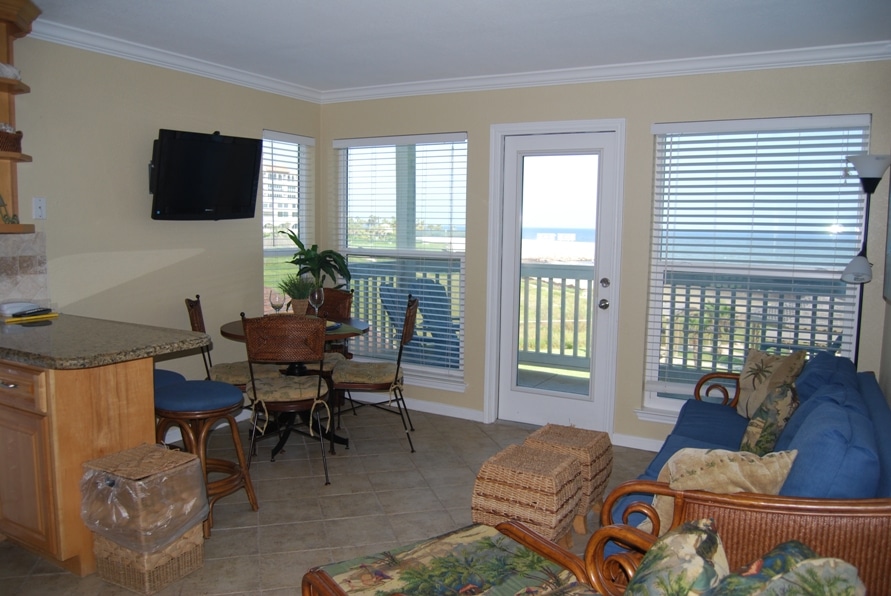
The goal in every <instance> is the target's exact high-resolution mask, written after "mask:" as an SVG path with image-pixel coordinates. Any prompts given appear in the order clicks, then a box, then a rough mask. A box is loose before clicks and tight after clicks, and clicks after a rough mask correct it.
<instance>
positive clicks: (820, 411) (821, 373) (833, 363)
mask: <svg viewBox="0 0 891 596" xmlns="http://www.w3.org/2000/svg"><path fill="white" fill-rule="evenodd" d="M732 381H738V375H735V374H724V373H716V374H713V375H707V376H706V377H703V380H701V381H700V382H699V384H697V386H696V392H695V393H696V394H695V396H694V397H695V398H696V399H691V400H689V401H687V402H686V403H685V404H684V406H683V408H681V412H680V414H679V415H678V420H677V422H676V424H675V426H674V428H673V429H672V432H671V434H670V435H669V436H668V437H667V438H666V439H665V443H664V444H663V445H662V448H661V449H660V451H659V453H657V454H656V457H654V458H653V460H652V461H651V462H650V464H649V466H648V467H647V469H646V471H644V473H643V474H641V475H640V476H639V477H638V480H651V481H655V480H656V479H657V477H658V476H659V472H660V470H661V469H662V466H663V465H665V462H667V461H668V459H669V458H670V457H671V456H672V455H673V454H674V453H675V452H677V451H678V450H679V449H681V448H684V447H698V448H705V449H728V450H732V451H736V450H738V449H739V446H740V442H741V441H742V437H743V434H744V433H745V430H746V425H747V424H748V419H746V418H745V417H744V416H741V415H739V414H737V412H736V408H735V407H731V406H735V401H736V397H737V395H738V391H739V388H738V382H737V383H736V387H735V389H736V395H732V394H731V392H732V391H733V390H734V387H733V385H732V384H731V385H730V389H729V390H728V389H727V383H728V382H732ZM722 383H723V384H722ZM795 388H796V390H797V393H798V399H799V401H800V405H799V407H798V408H797V409H796V410H795V412H794V413H793V414H792V417H791V418H790V419H789V421H788V423H787V424H786V426H785V428H784V429H783V430H782V432H781V434H780V436H779V438H778V440H777V443H776V446H775V447H774V450H775V451H781V450H788V449H796V450H797V451H798V455H797V457H796V459H795V462H794V463H793V465H792V469H791V470H790V472H789V475H788V477H787V478H786V481H785V483H784V484H783V486H782V488H781V489H780V493H779V494H780V495H782V496H789V497H805V498H825V499H871V498H891V408H889V406H888V402H887V401H886V400H885V396H884V394H883V393H882V390H881V389H880V388H879V385H878V383H877V381H876V378H875V375H874V374H873V373H871V372H862V373H858V372H857V371H856V369H855V367H854V364H853V362H851V360H849V359H848V358H843V357H840V356H836V355H834V354H833V353H831V352H820V353H817V354H816V355H815V356H813V357H812V358H811V359H810V360H808V361H807V363H806V364H805V366H804V369H803V370H802V372H801V373H800V374H799V376H798V378H797V379H796V381H795ZM716 395H717V396H719V397H720V401H715V400H714V397H715V396H716ZM651 500H652V495H648V494H640V493H634V494H626V495H624V496H623V498H621V499H620V500H618V501H617V502H616V506H615V507H614V508H613V511H612V513H611V520H612V521H613V522H614V523H618V522H620V520H621V514H622V512H623V511H625V509H626V508H627V507H628V505H629V504H630V503H632V502H634V501H646V502H649V501H651ZM641 520H643V516H642V515H641V514H634V515H632V516H631V517H629V518H628V521H629V523H631V524H636V523H639V522H640V521H641Z"/></svg>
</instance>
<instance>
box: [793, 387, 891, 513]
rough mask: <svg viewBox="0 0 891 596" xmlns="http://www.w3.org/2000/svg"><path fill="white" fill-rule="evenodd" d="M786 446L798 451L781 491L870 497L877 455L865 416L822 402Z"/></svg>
mask: <svg viewBox="0 0 891 596" xmlns="http://www.w3.org/2000/svg"><path fill="white" fill-rule="evenodd" d="M793 418H794V416H793ZM789 449H797V450H798V456H797V457H796V458H795V463H794V464H792V469H791V470H790V471H789V476H788V477H787V478H786V482H785V483H784V484H783V488H781V489H780V494H781V495H785V496H792V497H821V498H828V499H868V498H872V497H875V496H876V491H877V490H878V485H879V469H880V468H879V456H878V449H877V446H876V439H875V431H874V429H873V426H872V423H871V422H870V421H869V419H868V418H867V417H866V416H864V415H862V414H860V413H858V412H856V411H853V410H851V409H849V408H845V407H843V406H840V405H838V404H835V403H824V404H823V405H822V406H821V407H819V408H817V409H816V410H814V411H813V412H811V413H810V415H809V416H808V417H807V419H805V421H804V423H803V424H802V425H801V428H800V429H798V432H797V433H795V437H794V438H793V439H792V441H791V442H790V443H789Z"/></svg>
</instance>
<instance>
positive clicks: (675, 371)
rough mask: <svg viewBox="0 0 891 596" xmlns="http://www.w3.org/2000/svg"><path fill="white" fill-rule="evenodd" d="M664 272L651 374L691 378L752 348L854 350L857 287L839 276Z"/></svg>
mask: <svg viewBox="0 0 891 596" xmlns="http://www.w3.org/2000/svg"><path fill="white" fill-rule="evenodd" d="M661 279H662V287H661V293H662V302H661V304H659V305H655V306H654V307H653V310H652V311H651V315H650V318H651V320H650V327H651V328H654V327H656V325H657V324H658V326H659V337H658V338H655V337H651V339H650V342H649V344H650V348H649V349H650V354H649V365H648V368H649V369H650V372H649V373H648V378H650V379H653V378H657V379H658V381H660V382H666V383H685V384H692V383H695V382H696V380H697V379H699V378H700V377H701V376H702V375H703V374H706V373H708V372H713V371H731V370H738V369H739V368H741V367H742V364H743V363H744V361H745V357H746V353H747V351H748V350H749V348H753V347H754V348H758V349H760V350H762V351H766V352H776V353H782V352H790V351H792V350H806V351H811V352H815V351H819V350H833V351H840V352H842V353H849V352H850V351H851V350H852V346H853V341H854V339H853V326H854V316H855V300H854V296H855V294H854V293H853V292H852V290H851V287H850V286H848V285H847V284H845V283H844V282H842V281H840V280H838V279H832V278H829V277H828V276H826V275H823V276H822V277H795V278H793V277H789V276H780V275H754V274H748V273H726V274H716V273H713V272H702V271H691V270H667V271H664V272H663V273H662V275H661ZM657 291H658V289H657ZM651 333H653V331H651ZM657 345H658V348H657V347H656V346H657ZM656 369H658V372H655V371H656Z"/></svg>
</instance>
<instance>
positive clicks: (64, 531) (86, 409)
mask: <svg viewBox="0 0 891 596" xmlns="http://www.w3.org/2000/svg"><path fill="white" fill-rule="evenodd" d="M209 343H210V338H209V337H208V336H207V335H205V334H203V333H196V332H193V331H183V330H178V329H167V328H163V327H153V326H149V325H137V324H132V323H122V322H116V321H107V320H103V319H94V318H89V317H79V316H74V315H59V316H58V317H57V318H53V319H48V320H45V321H40V322H39V324H36V325H30V324H29V325H23V324H0V533H2V534H3V535H5V536H6V537H7V538H8V539H9V540H11V541H13V542H15V543H16V544H19V545H21V546H23V547H25V548H27V549H29V550H31V551H33V552H36V553H39V554H40V555H42V556H43V557H45V558H47V559H49V560H50V561H53V562H54V563H56V564H57V565H60V566H62V567H64V568H65V569H68V570H69V571H71V572H73V573H76V574H78V575H87V574H89V573H93V572H94V571H95V569H96V562H95V557H94V555H93V536H92V533H91V532H90V531H89V530H88V529H87V527H86V526H85V525H84V523H83V521H82V520H81V517H80V501H81V494H80V480H81V477H82V476H83V464H84V462H87V461H90V460H93V459H96V458H99V457H103V456H106V455H109V454H111V453H117V452H119V451H123V450H124V449H129V448H131V447H135V446H137V445H140V444H142V443H154V441H155V438H154V436H155V433H154V428H155V414H154V388H153V370H154V360H153V357H154V356H159V355H162V354H173V353H177V352H183V351H188V350H192V349H196V348H200V347H202V346H205V345H208V344H209Z"/></svg>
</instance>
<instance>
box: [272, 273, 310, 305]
mask: <svg viewBox="0 0 891 596" xmlns="http://www.w3.org/2000/svg"><path fill="white" fill-rule="evenodd" d="M315 287H316V284H315V280H313V279H312V278H310V277H308V276H306V275H300V274H299V273H292V274H290V275H288V276H286V277H284V278H282V280H281V281H280V282H278V289H279V290H281V291H282V293H283V294H285V295H287V296H288V297H290V298H291V300H290V303H289V304H290V306H291V312H293V313H294V314H298V315H302V314H304V313H305V312H306V306H307V305H308V304H309V293H310V292H311V291H312V289H313V288H315ZM285 310H288V309H287V307H286V308H285Z"/></svg>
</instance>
